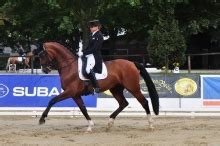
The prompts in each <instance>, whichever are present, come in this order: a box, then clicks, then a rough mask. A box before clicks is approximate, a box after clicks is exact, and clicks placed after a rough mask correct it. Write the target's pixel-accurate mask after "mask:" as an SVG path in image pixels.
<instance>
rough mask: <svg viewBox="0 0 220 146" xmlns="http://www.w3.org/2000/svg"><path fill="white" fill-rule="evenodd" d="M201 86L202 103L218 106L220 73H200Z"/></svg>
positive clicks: (219, 99)
mask: <svg viewBox="0 0 220 146" xmlns="http://www.w3.org/2000/svg"><path fill="white" fill-rule="evenodd" d="M201 87H202V90H201V92H202V99H203V105H204V106H220V92H219V89H220V75H202V76H201Z"/></svg>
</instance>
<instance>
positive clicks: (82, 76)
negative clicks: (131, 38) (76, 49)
mask: <svg viewBox="0 0 220 146" xmlns="http://www.w3.org/2000/svg"><path fill="white" fill-rule="evenodd" d="M83 65H86V62H84V61H82V58H81V57H79V58H78V72H79V78H80V79H81V80H84V81H86V80H89V79H88V78H87V77H86V75H85V73H84V72H83ZM94 68H95V67H94ZM94 71H95V70H94ZM107 76H108V72H107V68H106V65H105V63H104V62H102V71H101V73H97V72H96V71H95V77H96V79H97V80H102V79H105V78H106V77H107Z"/></svg>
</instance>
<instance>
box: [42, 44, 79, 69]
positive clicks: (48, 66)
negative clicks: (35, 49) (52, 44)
mask: <svg viewBox="0 0 220 146" xmlns="http://www.w3.org/2000/svg"><path fill="white" fill-rule="evenodd" d="M38 56H39V57H40V58H45V59H47V61H46V63H43V64H42V63H41V66H42V67H43V68H46V69H48V70H51V67H52V66H53V64H54V63H53V62H54V61H53V59H51V57H50V56H49V55H48V52H47V49H45V48H44V50H42V51H41V52H40V53H39V54H38ZM69 60H70V62H69ZM75 61H77V59H75V58H73V57H72V58H67V59H65V60H63V61H62V62H61V63H59V64H60V65H58V70H61V69H62V68H65V67H68V66H69V65H70V64H72V63H74V62H75ZM66 62H67V63H66Z"/></svg>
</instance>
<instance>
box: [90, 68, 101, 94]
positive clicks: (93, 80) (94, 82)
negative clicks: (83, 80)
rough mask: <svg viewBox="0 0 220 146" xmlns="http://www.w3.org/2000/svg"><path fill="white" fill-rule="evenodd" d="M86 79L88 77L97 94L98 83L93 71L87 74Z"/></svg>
mask: <svg viewBox="0 0 220 146" xmlns="http://www.w3.org/2000/svg"><path fill="white" fill-rule="evenodd" d="M88 77H89V79H90V80H91V82H92V85H93V87H94V89H95V92H96V93H99V92H100V87H99V85H98V82H97V80H96V77H95V73H94V72H93V70H91V71H90V73H89V74H88Z"/></svg>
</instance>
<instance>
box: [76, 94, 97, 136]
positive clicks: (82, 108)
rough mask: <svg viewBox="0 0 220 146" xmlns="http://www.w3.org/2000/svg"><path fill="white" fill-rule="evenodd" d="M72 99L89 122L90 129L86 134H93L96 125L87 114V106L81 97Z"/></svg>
mask: <svg viewBox="0 0 220 146" xmlns="http://www.w3.org/2000/svg"><path fill="white" fill-rule="evenodd" d="M72 98H73V100H74V101H75V102H76V104H77V105H78V106H79V108H80V110H81V112H82V113H83V115H84V116H85V118H86V120H87V121H88V128H87V130H86V132H92V128H93V127H94V123H93V121H92V120H91V118H90V116H89V114H88V112H87V109H86V106H85V104H84V102H83V100H82V98H81V97H80V96H79V97H72Z"/></svg>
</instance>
